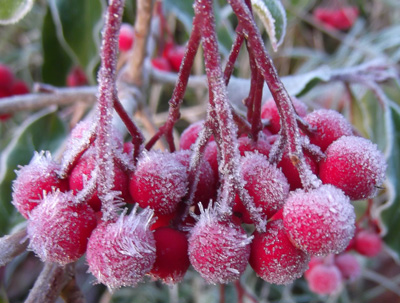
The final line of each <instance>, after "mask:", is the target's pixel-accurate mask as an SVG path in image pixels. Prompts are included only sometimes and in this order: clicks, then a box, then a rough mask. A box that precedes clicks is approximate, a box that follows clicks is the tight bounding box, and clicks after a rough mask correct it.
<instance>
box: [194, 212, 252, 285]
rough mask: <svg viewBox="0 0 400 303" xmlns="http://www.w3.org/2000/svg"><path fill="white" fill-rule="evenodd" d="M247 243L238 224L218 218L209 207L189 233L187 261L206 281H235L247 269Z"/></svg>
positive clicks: (246, 238)
mask: <svg viewBox="0 0 400 303" xmlns="http://www.w3.org/2000/svg"><path fill="white" fill-rule="evenodd" d="M250 242H251V238H249V237H248V236H247V235H246V232H245V231H244V230H243V229H242V227H241V226H239V225H236V224H234V223H232V222H220V221H218V216H217V214H216V212H215V210H214V209H212V208H210V207H209V208H208V209H206V210H205V211H204V212H202V214H201V215H200V219H199V221H198V222H197V223H196V225H195V226H194V227H193V229H192V230H191V232H190V237H189V259H190V263H191V264H192V266H193V267H194V269H195V270H196V271H197V272H199V273H200V275H201V276H202V277H203V278H204V279H205V280H206V282H207V283H212V284H216V283H223V284H225V283H229V282H231V281H235V280H237V279H239V277H240V275H241V274H242V273H243V272H244V270H245V269H246V266H247V263H248V260H249V256H250Z"/></svg>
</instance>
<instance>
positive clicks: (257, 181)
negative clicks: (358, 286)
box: [13, 98, 386, 293]
mask: <svg viewBox="0 0 400 303" xmlns="http://www.w3.org/2000/svg"><path fill="white" fill-rule="evenodd" d="M293 102H294V106H295V108H296V110H297V113H298V114H299V116H301V117H302V118H303V119H304V121H305V122H306V123H307V125H308V128H305V129H303V131H302V133H301V136H302V138H303V142H304V150H305V155H306V162H307V163H308V165H309V166H310V168H311V171H312V172H313V173H314V174H317V175H318V176H319V178H320V179H321V180H322V183H323V184H322V185H318V186H315V187H314V188H303V185H302V179H303V178H304V176H302V175H301V174H299V173H298V171H297V170H296V169H294V168H293V167H292V166H294V165H293V164H292V161H291V160H290V158H289V157H288V156H287V151H282V158H281V159H278V160H277V161H276V162H277V163H276V162H273V161H272V160H271V159H270V158H269V156H270V153H271V152H272V151H273V150H274V146H273V144H274V142H277V136H278V135H279V129H280V127H279V125H280V121H279V116H277V114H276V113H277V109H276V106H274V104H275V103H274V102H272V101H268V102H266V103H265V105H264V106H263V109H262V117H263V119H264V122H265V125H266V129H267V130H265V131H263V132H260V133H259V136H258V138H257V140H254V138H253V139H252V138H250V137H249V136H248V135H247V134H242V133H238V137H239V138H238V146H237V148H238V155H240V156H239V157H240V159H239V163H238V165H239V172H240V173H241V175H242V178H243V180H244V182H245V183H244V190H245V192H247V194H248V195H247V196H246V195H242V194H240V193H239V192H237V193H236V196H234V197H233V204H232V212H231V214H229V213H228V214H225V215H221V210H220V208H219V207H220V205H219V199H220V197H221V194H222V192H223V188H222V187H223V184H224V182H226V181H225V180H224V175H223V174H222V173H223V171H224V167H223V166H222V165H221V163H222V161H221V157H222V156H223V155H221V151H220V148H219V145H218V144H217V140H215V138H214V137H211V138H210V140H209V141H208V143H207V145H206V146H205V148H204V155H203V157H199V156H198V155H197V154H195V153H194V151H193V149H194V145H195V144H198V142H197V141H200V139H199V134H200V132H201V130H202V129H203V127H204V121H200V122H198V123H194V124H192V125H190V126H189V127H188V128H187V129H186V130H185V131H184V132H183V133H182V135H181V139H180V150H179V151H175V152H161V151H154V150H150V151H147V150H142V151H140V153H139V157H138V158H137V159H134V157H133V154H134V147H133V145H132V143H125V144H124V143H123V140H122V138H121V136H120V135H119V134H118V133H117V132H115V131H114V132H113V133H112V136H111V137H112V146H113V148H112V163H113V170H112V171H110V173H109V174H110V178H111V179H110V182H111V183H112V184H111V185H112V188H111V189H110V191H109V193H107V195H106V196H104V195H102V196H101V195H99V194H98V192H99V191H98V189H99V188H98V186H100V185H98V184H97V182H96V179H97V161H98V159H97V153H96V134H95V132H94V131H93V130H91V125H92V124H91V123H89V122H81V123H79V124H78V125H77V126H76V127H75V128H74V129H73V130H72V132H71V136H70V138H69V142H68V144H67V146H68V148H67V150H66V152H65V153H64V156H63V158H62V161H61V162H60V163H59V162H57V161H55V160H54V159H52V157H51V155H50V154H49V153H47V152H46V153H45V152H41V153H37V154H35V156H34V157H33V159H32V161H31V162H30V163H29V164H28V165H26V166H24V167H21V168H20V169H19V171H17V179H16V180H15V181H14V184H13V204H14V205H15V207H16V208H17V209H18V210H19V211H20V213H21V214H22V215H23V216H24V217H25V218H27V219H28V229H27V230H28V235H29V238H30V246H29V247H30V249H31V250H33V251H34V252H35V253H36V254H37V255H38V256H39V257H40V258H41V259H42V260H43V261H49V262H57V263H59V264H62V265H65V264H67V263H70V262H74V261H76V260H77V259H79V258H80V257H81V256H83V255H84V254H85V253H86V258H87V262H88V265H89V270H90V272H91V273H92V274H93V275H94V276H95V277H96V278H97V279H98V281H99V282H101V283H103V284H105V285H107V286H108V287H110V288H118V287H121V286H134V285H136V284H137V283H138V282H139V281H141V280H142V279H143V278H144V276H145V275H148V276H150V277H152V278H153V279H159V280H161V281H163V282H165V283H168V284H171V283H177V282H179V281H181V280H182V279H183V277H184V275H185V272H186V271H187V269H188V267H189V265H190V264H191V265H192V266H193V267H194V269H195V270H196V271H198V272H199V273H200V275H201V276H202V277H203V278H204V279H205V280H206V281H207V282H208V283H228V282H230V281H234V280H237V279H238V278H239V277H240V275H241V274H242V273H243V271H244V270H245V268H246V266H247V264H248V263H250V265H251V267H252V268H253V269H254V271H255V272H256V274H257V275H258V276H259V277H261V278H262V279H263V280H265V281H268V282H269V283H274V284H288V283H291V282H293V281H294V280H295V279H297V278H299V277H301V276H302V275H303V273H304V272H305V271H306V270H307V268H308V266H309V267H310V269H309V271H308V272H307V275H306V278H307V280H308V281H309V283H310V288H311V289H312V290H313V291H315V292H317V293H330V292H332V291H333V290H336V289H337V288H338V287H339V286H338V285H340V283H341V281H342V279H353V278H354V277H355V276H356V272H357V270H358V272H359V267H357V266H355V265H354V262H353V261H352V260H353V259H354V258H353V257H352V255H349V254H347V253H346V254H341V255H338V256H336V257H329V256H332V254H339V253H342V252H343V251H344V250H345V249H346V247H348V245H349V242H350V240H351V239H352V238H353V235H354V232H355V214H354V209H353V206H352V205H351V203H350V200H355V199H365V198H370V197H373V196H374V195H376V194H377V188H379V186H381V184H382V182H383V180H384V176H385V168H386V165H385V161H384V159H383V155H382V154H381V153H380V152H379V151H378V149H377V148H376V146H375V145H374V144H372V143H371V142H370V141H369V140H367V139H364V138H361V137H357V136H354V135H353V129H352V126H351V125H350V124H349V122H347V120H346V119H345V118H344V117H343V116H342V115H341V114H339V113H338V112H335V111H333V110H324V109H320V110H316V111H314V112H312V113H307V108H306V106H305V104H303V103H302V102H301V101H299V100H297V99H294V98H293ZM82 146H84V148H81V149H78V150H76V149H74V148H76V147H82ZM195 163H197V164H198V173H197V174H193V170H192V168H193V167H194V166H195V165H194V164H195ZM210 201H216V202H215V203H210ZM126 203H128V204H126ZM133 203H135V205H136V206H135V207H134V208H133V209H132V208H131V207H129V205H131V204H133ZM188 206H191V208H190V209H191V211H192V212H193V215H192V216H193V217H197V221H194V220H193V219H192V217H190V216H186V214H185V211H184V210H185V209H186V208H187V207H188ZM122 207H127V208H125V209H123V208H122ZM138 208H141V209H142V211H140V212H139V213H138ZM127 209H131V211H130V213H129V214H127ZM257 215H258V216H261V217H262V218H264V219H269V220H268V222H267V225H266V231H255V232H254V233H253V235H248V234H247V233H246V230H245V229H244V227H243V226H241V224H242V223H246V224H253V223H255V222H254V218H256V216H257ZM372 238H373V236H371V235H370V234H369V233H368V232H365V231H358V229H357V234H356V237H355V240H354V247H355V248H356V249H357V251H359V252H360V253H362V254H365V255H372V253H371V249H372V247H374V245H371V244H368V243H369V242H371V241H373V240H371V239H372ZM368 241H369V242H368ZM351 243H353V242H351ZM370 248H371V249H370ZM363 250H364V251H363ZM327 256H328V257H327ZM310 257H311V263H309V262H310ZM352 258H353V259H352ZM328 259H329V260H328ZM326 260H328V261H326ZM352 262H353V263H352ZM349 264H350V265H349ZM351 266H353V267H352V269H351V270H350V269H349V268H350V267H351ZM357 268H358V269H357ZM321 276H322V277H328V276H329V277H331V278H329V279H330V280H327V281H326V282H324V281H325V280H324V279H322V278H321ZM334 278H335V279H336V280H334ZM312 281H314V282H315V283H314V282H312ZM313 283H314V284H313Z"/></svg>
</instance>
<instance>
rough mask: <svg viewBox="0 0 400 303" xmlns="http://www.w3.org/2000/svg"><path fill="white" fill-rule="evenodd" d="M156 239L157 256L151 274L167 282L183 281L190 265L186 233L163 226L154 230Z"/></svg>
mask: <svg viewBox="0 0 400 303" xmlns="http://www.w3.org/2000/svg"><path fill="white" fill-rule="evenodd" d="M154 239H155V241H156V254H157V256H156V261H155V262H154V265H153V268H152V269H151V271H150V275H151V276H153V277H154V278H156V279H160V280H162V281H163V282H164V283H166V284H176V283H178V282H180V281H182V279H183V277H184V275H185V273H186V271H187V270H188V268H189V265H190V262H189V256H188V240H187V238H186V235H185V233H183V232H181V231H178V230H175V229H172V228H170V227H161V228H158V229H157V230H156V231H155V232H154Z"/></svg>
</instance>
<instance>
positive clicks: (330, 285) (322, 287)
mask: <svg viewBox="0 0 400 303" xmlns="http://www.w3.org/2000/svg"><path fill="white" fill-rule="evenodd" d="M307 282H308V286H309V287H310V289H311V291H313V292H315V293H317V294H320V295H330V294H334V293H336V292H338V291H339V289H340V287H341V285H342V276H341V274H340V271H339V269H338V268H337V267H336V266H335V265H325V264H318V265H316V266H315V267H313V268H312V269H311V270H310V273H309V274H308V276H307Z"/></svg>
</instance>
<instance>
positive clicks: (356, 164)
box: [319, 136, 386, 200]
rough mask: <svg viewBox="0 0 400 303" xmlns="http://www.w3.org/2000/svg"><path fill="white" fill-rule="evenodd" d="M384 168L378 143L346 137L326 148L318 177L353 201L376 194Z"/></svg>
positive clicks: (382, 177) (383, 176) (383, 177)
mask: <svg viewBox="0 0 400 303" xmlns="http://www.w3.org/2000/svg"><path fill="white" fill-rule="evenodd" d="M385 171H386V163H385V158H384V156H383V154H382V153H381V152H380V151H379V150H378V148H377V146H376V145H375V144H373V143H372V142H371V141H369V140H367V139H365V138H361V137H354V136H344V137H341V138H339V139H338V140H336V141H335V142H333V143H332V144H331V145H330V146H329V147H328V148H327V150H326V159H325V160H324V161H322V162H321V163H320V167H319V176H320V178H321V180H322V182H323V183H328V184H332V185H334V186H336V187H338V188H340V189H341V190H343V191H344V193H345V194H346V195H347V196H349V197H350V199H351V200H359V199H365V198H371V197H373V196H375V195H376V194H377V190H378V188H379V186H381V185H382V183H383V181H384V179H385Z"/></svg>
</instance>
